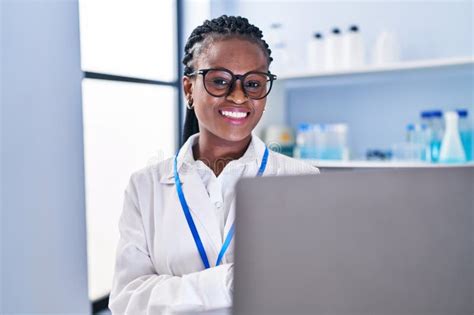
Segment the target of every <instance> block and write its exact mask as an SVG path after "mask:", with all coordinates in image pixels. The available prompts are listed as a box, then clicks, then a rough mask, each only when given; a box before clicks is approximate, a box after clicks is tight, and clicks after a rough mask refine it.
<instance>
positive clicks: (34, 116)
mask: <svg viewBox="0 0 474 315" xmlns="http://www.w3.org/2000/svg"><path fill="white" fill-rule="evenodd" d="M1 11H2V12H1V19H0V20H1V27H2V31H1V53H2V59H1V60H2V62H1V83H2V84H1V92H2V95H1V106H2V109H1V110H2V117H1V118H2V120H1V145H2V153H1V156H2V161H1V168H2V170H1V171H2V172H1V178H2V181H1V186H2V196H1V210H2V213H1V215H2V217H1V237H2V243H1V250H2V252H1V262H2V266H1V286H2V287H1V306H0V313H2V314H25V313H36V314H45V313H46V314H51V313H63V314H66V313H67V314H71V313H74V314H88V313H90V303H89V300H88V297H87V265H86V229H85V209H84V208H85V205H84V171H83V167H84V166H83V165H84V164H83V146H82V116H81V77H82V72H81V70H80V58H79V23H78V4H77V0H61V1H57V0H56V1H55V0H43V1H37V0H36V1H33V0H32V1H29V0H22V1H18V0H3V1H2V10H1Z"/></svg>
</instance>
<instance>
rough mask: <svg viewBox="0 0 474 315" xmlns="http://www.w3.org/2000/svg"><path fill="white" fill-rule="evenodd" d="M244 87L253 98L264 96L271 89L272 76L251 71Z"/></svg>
mask: <svg viewBox="0 0 474 315" xmlns="http://www.w3.org/2000/svg"><path fill="white" fill-rule="evenodd" d="M243 83H244V89H245V91H246V92H247V95H248V96H249V97H251V98H263V97H265V96H266V95H267V94H268V91H269V90H270V86H271V83H270V76H268V75H267V74H264V73H249V74H248V75H247V76H246V77H245V80H244V82H243Z"/></svg>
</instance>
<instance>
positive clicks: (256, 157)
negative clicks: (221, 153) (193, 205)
mask: <svg viewBox="0 0 474 315" xmlns="http://www.w3.org/2000/svg"><path fill="white" fill-rule="evenodd" d="M198 139H199V133H197V134H194V135H192V136H191V137H189V139H188V140H187V141H186V142H185V143H184V144H183V146H182V147H181V149H180V150H179V153H178V161H177V166H178V172H179V178H180V180H181V182H184V181H185V180H186V178H187V176H183V175H184V174H186V173H188V172H192V169H193V167H195V166H196V165H197V164H196V161H195V160H194V157H193V150H192V147H193V145H194V144H195V143H196V142H197V141H198ZM264 151H265V143H264V142H263V141H262V140H260V138H259V137H257V136H256V135H255V134H253V133H252V139H251V141H250V144H249V147H248V148H247V151H245V153H244V155H243V156H242V157H241V158H240V159H238V160H235V161H231V162H230V163H236V164H239V165H242V164H252V163H254V164H256V165H257V167H258V166H259V165H260V163H261V161H262V157H263V153H264ZM173 163H174V157H173V158H172V159H171V163H170V164H171V165H169V167H166V171H165V174H163V176H162V177H161V180H160V182H161V183H165V184H171V183H174V170H173ZM230 163H229V164H230Z"/></svg>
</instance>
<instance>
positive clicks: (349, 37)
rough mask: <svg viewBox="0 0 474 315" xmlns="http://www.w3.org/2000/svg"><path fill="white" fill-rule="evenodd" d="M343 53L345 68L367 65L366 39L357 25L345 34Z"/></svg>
mask: <svg viewBox="0 0 474 315" xmlns="http://www.w3.org/2000/svg"><path fill="white" fill-rule="evenodd" d="M342 55H343V58H342V60H343V62H342V64H343V67H344V69H353V68H361V67H363V66H364V65H365V45H364V39H363V37H362V35H361V33H360V31H359V27H358V26H357V25H352V26H351V27H349V30H348V32H347V33H346V34H344V36H343V42H342Z"/></svg>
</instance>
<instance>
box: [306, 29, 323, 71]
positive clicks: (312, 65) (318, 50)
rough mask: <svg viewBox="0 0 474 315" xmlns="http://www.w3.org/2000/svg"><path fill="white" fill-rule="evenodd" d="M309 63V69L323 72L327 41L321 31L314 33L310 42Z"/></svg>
mask: <svg viewBox="0 0 474 315" xmlns="http://www.w3.org/2000/svg"><path fill="white" fill-rule="evenodd" d="M307 64H308V68H309V71H313V72H321V71H324V69H325V41H324V38H323V34H321V33H314V35H313V37H312V38H311V40H310V41H309V43H308V51H307Z"/></svg>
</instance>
